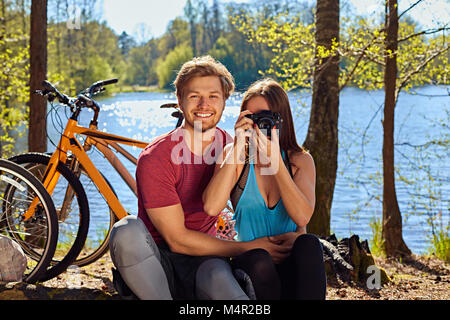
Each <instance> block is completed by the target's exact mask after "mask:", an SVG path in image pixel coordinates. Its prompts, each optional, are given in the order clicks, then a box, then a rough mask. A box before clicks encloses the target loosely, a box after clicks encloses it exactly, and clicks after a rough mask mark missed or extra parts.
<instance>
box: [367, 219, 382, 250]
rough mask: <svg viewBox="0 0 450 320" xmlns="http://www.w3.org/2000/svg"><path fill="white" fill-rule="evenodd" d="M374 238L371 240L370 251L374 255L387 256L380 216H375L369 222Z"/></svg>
mask: <svg viewBox="0 0 450 320" xmlns="http://www.w3.org/2000/svg"><path fill="white" fill-rule="evenodd" d="M369 226H370V229H371V230H372V239H370V240H369V246H370V251H371V252H372V254H373V255H374V256H377V257H386V254H385V252H384V241H383V234H382V231H383V224H382V221H381V219H380V218H376V217H373V218H372V219H371V220H370V222H369Z"/></svg>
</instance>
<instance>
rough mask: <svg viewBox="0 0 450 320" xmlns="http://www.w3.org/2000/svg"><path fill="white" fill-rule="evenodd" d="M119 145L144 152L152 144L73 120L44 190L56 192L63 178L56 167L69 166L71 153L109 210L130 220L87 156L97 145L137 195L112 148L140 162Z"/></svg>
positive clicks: (54, 157) (47, 174) (46, 176)
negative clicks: (84, 138) (82, 124)
mask: <svg viewBox="0 0 450 320" xmlns="http://www.w3.org/2000/svg"><path fill="white" fill-rule="evenodd" d="M76 134H80V135H84V136H86V140H85V143H84V146H82V145H81V143H80V142H79V141H78V139H77V138H76V136H75V135H76ZM118 143H120V144H125V145H130V146H135V147H138V148H141V149H143V148H145V147H146V146H147V145H148V144H149V142H143V141H138V140H134V139H129V138H125V137H121V136H118V135H114V134H109V133H104V132H100V131H98V130H97V126H96V125H95V124H92V123H91V125H90V128H86V127H82V126H79V125H78V121H77V120H74V119H69V121H68V123H67V125H66V128H65V129H64V133H63V134H62V136H61V140H60V141H59V144H58V147H57V149H56V150H55V152H54V153H53V155H52V157H51V159H50V161H49V164H48V166H47V169H46V171H45V174H44V181H43V182H42V183H43V185H44V187H45V188H46V189H47V191H48V192H49V194H52V193H53V190H54V188H55V186H56V184H57V182H58V179H59V172H58V171H57V170H56V168H57V166H58V164H59V163H60V162H62V163H64V164H66V163H67V159H68V155H67V154H68V152H70V153H72V154H73V155H74V156H75V157H76V160H77V161H78V162H79V164H81V166H82V167H83V169H84V170H85V171H86V173H87V174H88V175H89V177H90V178H91V179H92V181H93V182H94V184H95V185H96V186H97V189H98V190H99V191H100V193H101V194H102V195H103V196H104V198H105V200H106V202H107V203H108V205H109V207H110V208H111V209H112V211H113V212H114V214H115V215H116V217H117V218H118V219H122V218H124V217H126V216H127V215H128V213H127V212H126V210H125V209H124V207H123V206H122V204H121V203H120V201H119V199H118V198H117V196H116V195H115V194H114V192H113V190H112V189H111V187H110V186H109V184H108V183H107V182H106V180H105V179H104V178H103V176H102V174H101V173H100V172H99V171H98V169H97V168H96V167H95V165H94V164H93V163H92V161H91V159H90V158H89V156H88V154H87V153H86V151H88V150H89V149H90V148H91V146H95V147H96V148H97V149H98V150H99V151H100V152H101V153H102V154H103V155H104V156H105V157H106V159H107V160H108V161H109V162H110V163H111V165H112V166H113V167H114V168H115V169H116V171H117V172H118V173H119V175H120V176H121V177H122V179H123V180H124V181H125V182H126V183H127V185H128V187H129V188H130V189H131V190H132V191H133V193H134V194H135V195H136V196H137V187H136V180H135V179H134V178H133V177H132V176H131V174H130V173H129V172H128V170H127V169H126V168H125V166H124V165H123V163H122V162H121V161H120V159H119V158H118V157H117V156H116V155H115V154H114V152H113V151H112V150H111V148H110V146H111V147H113V148H114V149H115V150H116V151H117V152H119V153H121V154H122V155H123V156H124V157H126V158H127V159H128V160H130V161H131V162H133V163H134V164H137V159H136V158H135V157H134V156H133V155H131V154H130V153H129V152H127V151H126V150H125V149H123V148H122V147H121V146H119V145H118ZM33 207H34V206H33V204H32V205H31V206H30V209H31V208H33ZM32 213H33V211H31V210H28V211H27V213H26V214H25V216H24V219H25V220H27V219H29V218H31V217H32Z"/></svg>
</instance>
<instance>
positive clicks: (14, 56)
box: [0, 17, 29, 157]
mask: <svg viewBox="0 0 450 320" xmlns="http://www.w3.org/2000/svg"><path fill="white" fill-rule="evenodd" d="M0 18H1V17H0ZM23 39H24V36H23V35H22V34H20V33H9V34H8V33H3V34H2V36H1V37H0V66H1V69H2V72H1V73H0V127H1V130H0V157H7V156H9V155H11V154H12V153H13V152H14V142H15V140H16V139H17V138H18V137H20V136H22V135H23V129H24V127H23V125H24V124H25V120H26V114H27V108H26V103H27V101H28V98H29V89H28V85H27V82H28V77H27V75H28V60H29V53H28V47H27V46H25V47H23V46H21V43H23Z"/></svg>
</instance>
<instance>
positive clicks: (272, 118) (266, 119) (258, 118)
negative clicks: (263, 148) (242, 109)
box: [245, 110, 283, 138]
mask: <svg viewBox="0 0 450 320" xmlns="http://www.w3.org/2000/svg"><path fill="white" fill-rule="evenodd" d="M245 116H246V117H247V118H249V119H252V120H253V122H254V123H255V124H256V125H257V126H258V128H259V130H261V131H262V132H263V133H264V134H265V135H266V136H267V137H269V138H270V137H271V134H272V129H273V128H274V127H275V126H276V127H277V129H278V136H279V135H280V132H281V123H282V122H283V119H281V115H280V114H279V113H278V112H272V111H269V110H263V111H260V112H257V113H252V114H246V115H245Z"/></svg>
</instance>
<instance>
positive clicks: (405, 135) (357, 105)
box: [48, 87, 450, 253]
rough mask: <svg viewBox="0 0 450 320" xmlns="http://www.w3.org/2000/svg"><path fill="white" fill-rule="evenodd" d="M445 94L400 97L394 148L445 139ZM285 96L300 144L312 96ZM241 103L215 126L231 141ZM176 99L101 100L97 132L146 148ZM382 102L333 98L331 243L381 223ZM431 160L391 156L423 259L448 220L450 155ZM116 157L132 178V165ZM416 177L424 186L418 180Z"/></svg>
mask: <svg viewBox="0 0 450 320" xmlns="http://www.w3.org/2000/svg"><path fill="white" fill-rule="evenodd" d="M448 90H449V88H447V87H425V88H421V89H418V90H417V92H418V93H419V95H411V94H402V95H401V96H400V99H399V102H398V105H397V108H396V115H395V116H396V129H395V142H396V143H399V144H402V143H410V144H412V145H421V144H424V143H426V142H427V141H430V140H432V139H438V138H440V137H442V136H443V135H444V134H447V135H448V134H449V129H448V123H445V121H444V126H443V125H440V126H439V125H436V123H437V122H439V121H441V122H442V119H447V120H448V118H449V116H448V112H449V110H450V104H449V102H450V99H449V96H448ZM289 97H290V101H291V106H292V108H293V110H296V111H295V112H294V119H295V126H296V133H297V139H298V141H299V143H302V142H303V141H304V139H305V137H306V132H307V128H308V121H309V112H310V105H311V95H310V93H303V94H300V93H297V94H293V93H291V94H289ZM241 99H242V94H235V95H233V96H232V97H231V98H230V99H229V100H228V102H227V107H226V108H225V111H224V113H223V116H222V119H221V121H220V123H219V125H218V126H219V127H221V128H222V129H225V130H226V131H228V132H229V133H230V134H231V135H232V136H233V135H234V132H233V128H234V124H235V121H236V119H237V116H238V114H239V105H240V101H241ZM175 100H176V99H175V96H174V95H173V94H168V93H160V92H145V93H121V94H117V95H115V96H113V97H109V98H105V99H102V100H101V105H102V111H101V114H100V117H99V129H100V130H102V131H105V132H109V133H113V134H118V135H122V136H125V137H129V138H133V139H138V140H142V141H148V142H151V141H152V140H153V139H154V138H155V137H157V136H159V135H161V134H164V133H166V132H168V131H170V130H172V129H173V128H174V127H175V124H176V119H175V118H173V117H172V116H171V113H172V111H173V109H161V108H160V105H162V104H164V103H168V102H174V101H175ZM383 100H384V92H383V91H372V92H367V91H362V90H358V89H353V88H348V89H345V90H344V91H343V92H342V93H341V96H340V114H339V139H340V149H339V160H338V161H339V165H338V166H339V168H338V176H337V181H336V188H335V193H334V197H333V206H332V212H331V231H332V233H335V234H336V236H337V237H338V238H343V237H348V236H350V235H351V234H358V235H359V236H360V237H361V238H362V239H371V238H372V230H371V228H370V226H369V222H370V221H371V219H373V218H375V217H377V218H380V219H381V216H382V204H381V199H382V184H381V180H380V179H379V176H380V175H381V173H382V161H381V159H382V157H381V152H382V140H383V133H382V123H381V119H382V117H383V115H382V112H383V110H382V108H380V106H381V105H382V103H383ZM56 114H57V115H58V116H56ZM91 117H92V113H91V112H88V111H84V112H83V113H82V114H81V118H80V124H82V125H84V126H88V125H89V121H90V119H91ZM66 119H67V114H66V113H65V112H64V110H63V109H59V110H58V112H57V113H53V114H52V115H51V116H49V118H48V131H49V136H50V139H51V140H52V141H53V143H55V144H56V143H57V139H58V137H59V136H58V132H61V131H62V130H63V128H62V127H61V125H64V124H65V123H66ZM445 124H446V125H447V127H445ZM445 130H447V131H445ZM447 139H448V136H447ZM54 149H55V147H54V145H53V144H52V143H49V150H50V151H53V150H54ZM126 149H127V150H129V151H130V152H131V153H132V154H133V155H135V156H136V157H137V156H138V155H139V153H140V151H141V149H136V148H132V147H126ZM89 154H90V156H91V158H92V159H93V161H94V163H95V165H96V166H97V168H98V169H99V170H100V171H101V172H102V173H103V174H104V175H105V176H106V177H107V178H108V180H109V181H110V182H111V184H112V185H113V186H114V189H115V191H116V193H117V194H118V195H119V199H120V201H121V203H122V204H123V206H124V207H125V209H126V210H127V211H128V212H129V213H131V214H137V199H136V197H135V196H134V194H133V193H132V192H131V191H130V190H129V189H128V187H127V186H126V184H125V183H124V182H123V181H122V180H121V178H120V176H119V175H118V174H117V173H116V172H115V171H114V170H113V169H112V167H111V166H110V165H109V163H108V162H107V161H106V159H104V158H103V156H102V155H101V154H99V152H98V151H95V150H92V151H90V152H89ZM423 154H424V155H426V154H428V153H425V152H424V153H423ZM430 154H431V156H428V158H425V159H424V160H421V163H420V164H422V169H418V168H417V167H414V166H413V164H414V163H416V164H417V166H419V165H420V164H419V163H417V161H418V160H415V159H416V157H418V156H420V153H418V152H416V151H415V150H414V149H413V148H412V147H411V146H407V145H398V146H397V149H396V154H395V157H396V158H395V161H396V165H397V168H398V170H399V172H398V173H397V177H400V176H401V177H402V179H403V180H401V181H398V182H397V186H396V187H397V196H398V200H399V205H400V210H401V212H402V215H403V237H404V239H405V241H406V243H407V245H408V246H409V248H410V249H411V250H412V251H413V252H414V253H424V252H425V251H426V249H427V248H428V247H429V236H430V235H431V227H430V225H429V223H428V222H427V218H429V216H436V215H438V214H439V213H440V216H441V219H438V220H436V221H435V224H437V223H440V222H442V223H443V225H444V227H445V226H447V225H448V221H449V215H450V214H449V207H450V206H449V199H450V186H449V180H450V174H449V172H450V170H449V169H450V168H449V167H450V162H449V160H450V154H449V151H448V150H444V149H443V148H442V147H436V149H435V152H434V154H433V152H431V153H430ZM438 155H439V156H440V158H438ZM119 157H120V159H121V160H123V163H124V164H125V165H126V167H127V168H128V170H129V171H130V172H131V173H132V174H133V175H134V172H135V166H134V165H133V164H132V163H130V162H129V161H128V160H126V159H124V158H123V157H121V156H119ZM411 163H413V164H411ZM427 166H429V170H430V171H431V172H432V175H433V176H434V177H435V178H437V181H434V182H432V184H431V186H432V188H431V189H430V190H431V191H430V190H429V189H427V186H428V185H429V183H430V182H429V180H428V179H425V178H424V177H425V176H424V174H423V172H424V171H423V168H426V167H427ZM377 176H378V178H377ZM422 178H423V180H420V179H422ZM408 180H414V182H415V183H414V184H408V183H407V181H408ZM417 180H420V181H419V182H418V181H417ZM430 192H431V193H432V194H433V196H435V197H437V198H438V199H437V200H436V201H434V202H432V203H428V205H429V207H427V206H426V205H427V203H426V201H425V200H424V199H422V200H420V198H417V196H416V197H415V196H414V195H415V194H424V195H426V194H428V193H430ZM418 199H419V200H418ZM428 202H429V201H428ZM90 206H91V224H93V226H92V227H91V228H90V229H95V228H100V229H101V228H102V226H104V225H105V224H104V222H103V219H104V212H99V211H101V210H97V208H96V201H90ZM414 206H415V207H414ZM419 213H422V214H419ZM96 225H97V227H96ZM97 232H98V231H97Z"/></svg>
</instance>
